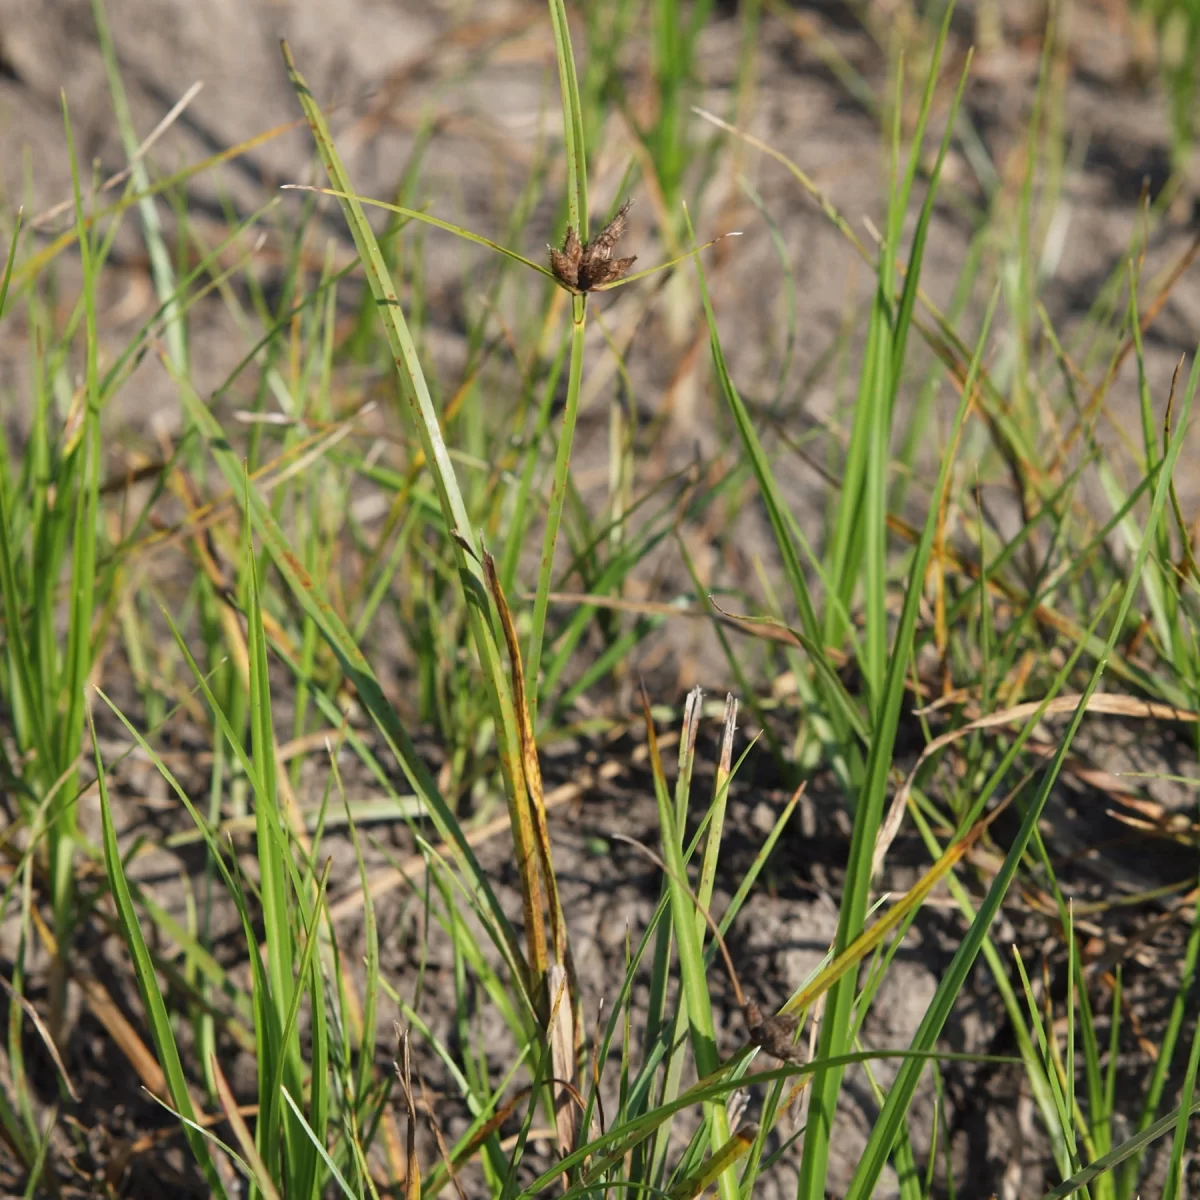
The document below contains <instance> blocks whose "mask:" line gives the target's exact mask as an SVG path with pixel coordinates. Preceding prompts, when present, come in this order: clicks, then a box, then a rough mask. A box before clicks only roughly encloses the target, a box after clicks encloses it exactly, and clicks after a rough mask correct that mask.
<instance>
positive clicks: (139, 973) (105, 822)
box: [87, 710, 226, 1197]
mask: <svg viewBox="0 0 1200 1200" xmlns="http://www.w3.org/2000/svg"><path fill="white" fill-rule="evenodd" d="M87 719H88V727H89V729H90V730H91V735H92V754H93V757H94V759H95V764H96V778H97V780H98V784H99V790H100V820H101V825H102V829H103V839H104V866H105V870H106V871H107V873H108V886H109V890H110V893H111V895H112V898H113V903H114V904H115V905H116V909H117V917H118V919H119V920H120V922H121V930H122V932H123V934H124V936H125V944H126V946H127V947H128V948H129V954H130V957H131V959H132V960H133V971H134V975H135V977H136V978H137V983H138V991H139V992H140V993H141V996H142V1003H143V1005H144V1006H145V1009H146V1019H147V1021H148V1022H149V1025H150V1035H151V1037H152V1038H153V1039H154V1048H155V1050H156V1051H157V1053H158V1061H159V1063H160V1065H161V1066H162V1068H163V1074H164V1075H165V1076H166V1079H167V1087H168V1088H169V1089H170V1093H171V1101H172V1103H173V1104H174V1105H175V1108H176V1110H177V1111H178V1112H179V1114H180V1115H181V1116H182V1117H185V1118H187V1120H188V1121H195V1119H196V1110H195V1108H194V1107H193V1105H192V1097H191V1093H190V1092H189V1091H188V1085H187V1077H186V1075H185V1074H184V1071H183V1062H182V1061H181V1059H180V1057H179V1047H178V1046H177V1045H176V1044H175V1034H174V1031H173V1030H172V1029H171V1018H170V1015H169V1014H168V1012H167V1006H166V1003H165V1001H164V999H163V994H162V991H161V990H160V988H159V986H158V977H157V976H156V975H155V972H154V962H153V960H152V959H151V957H150V951H149V949H148V947H147V946H146V939H145V937H144V936H143V935H142V927H141V924H140V922H139V921H138V915H137V910H136V909H135V908H134V906H133V897H132V896H131V895H130V892H129V884H128V882H127V881H126V879H125V871H124V868H123V867H122V865H121V864H122V859H121V851H120V847H119V846H118V845H117V830H116V826H115V825H114V824H113V816H112V806H111V804H110V803H109V798H108V779H107V776H106V774H105V771H104V763H103V762H102V761H101V758H100V745H99V742H98V741H97V739H96V730H95V726H94V725H93V724H92V716H91V712H90V710H89V711H88V713H87ZM184 1137H185V1138H186V1139H187V1142H188V1145H189V1147H190V1148H191V1151H192V1154H193V1155H194V1156H195V1159H196V1162H197V1163H199V1165H200V1168H201V1170H202V1171H203V1172H204V1176H205V1178H206V1179H207V1180H208V1186H209V1187H210V1188H211V1189H212V1191H213V1194H214V1195H215V1196H220V1197H224V1196H225V1195H226V1192H225V1185H224V1184H223V1183H222V1182H221V1177H220V1175H219V1174H218V1173H217V1168H216V1164H215V1163H214V1162H213V1159H212V1155H211V1154H210V1153H209V1149H208V1143H207V1142H206V1140H205V1139H204V1137H203V1136H201V1135H200V1134H199V1133H198V1132H197V1131H196V1130H195V1129H194V1128H193V1127H192V1126H191V1125H189V1124H187V1123H185V1124H184Z"/></svg>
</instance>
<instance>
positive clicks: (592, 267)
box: [550, 200, 637, 292]
mask: <svg viewBox="0 0 1200 1200" xmlns="http://www.w3.org/2000/svg"><path fill="white" fill-rule="evenodd" d="M632 203H633V201H632V200H626V201H625V203H624V204H622V205H621V207H620V208H619V209H617V213H616V216H614V217H613V219H612V220H611V221H609V223H608V224H607V225H605V227H604V228H603V229H602V230H601V231H600V232H599V233H598V234H597V235H596V236H595V237H594V238H593V239H592V240H591V241H590V242H588V243H587V245H586V246H585V245H583V244H582V243H581V242H580V240H579V234H577V233H576V232H575V230H574V229H572V228H570V227H569V226H568V228H567V236H566V239H565V240H564V242H563V248H562V249H561V250H555V249H554V247H553V246H551V247H550V269H551V270H552V271H553V272H554V277H555V278H556V279H557V280H558V281H559V283H562V284H564V285H565V286H566V287H568V288H570V289H571V290H572V291H575V292H590V291H591V290H592V288H597V287H601V286H602V285H603V284H606V283H613V282H614V281H615V280H617V279H620V278H621V276H622V275H624V274H625V272H626V271H628V270H629V268H630V267H632V266H633V264H634V263H635V262H637V255H636V254H634V255H630V257H629V258H613V256H612V253H613V250H615V249H616V245H617V243H618V242H619V241H620V240H621V238H622V237H623V236H624V234H625V224H626V221H625V216H626V214H627V213H628V212H629V206H630V205H631V204H632Z"/></svg>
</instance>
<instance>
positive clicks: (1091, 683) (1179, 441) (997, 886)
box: [847, 356, 1200, 1200]
mask: <svg viewBox="0 0 1200 1200" xmlns="http://www.w3.org/2000/svg"><path fill="white" fill-rule="evenodd" d="M1198 381H1200V356H1198V357H1197V358H1196V359H1195V360H1194V361H1193V365H1192V374H1191V379H1190V380H1189V382H1188V389H1187V394H1186V397H1185V399H1184V404H1183V413H1182V417H1181V420H1180V422H1179V425H1178V426H1177V429H1176V433H1175V435H1174V436H1173V437H1172V439H1171V442H1170V444H1169V447H1168V450H1167V454H1166V456H1165V458H1164V461H1163V463H1162V466H1161V470H1160V472H1159V477H1158V483H1157V485H1156V487H1155V489H1154V499H1153V501H1152V503H1151V507H1150V517H1149V520H1148V522H1147V524H1146V527H1145V528H1146V534H1145V535H1144V536H1143V538H1142V542H1141V545H1140V546H1139V547H1138V553H1137V556H1136V558H1135V559H1134V562H1133V564H1132V566H1131V568H1130V573H1129V577H1128V580H1127V581H1126V584H1125V587H1124V590H1123V595H1122V597H1121V603H1120V606H1119V607H1118V609H1117V614H1116V617H1115V618H1114V620H1113V624H1112V628H1111V630H1110V631H1109V634H1108V638H1107V639H1106V641H1105V653H1104V654H1103V655H1102V656H1101V657H1100V659H1099V661H1097V663H1096V665H1095V668H1094V670H1093V671H1092V674H1091V677H1090V678H1089V680H1088V684H1087V687H1086V688H1085V690H1084V692H1083V694H1082V696H1081V698H1080V702H1079V706H1078V707H1077V708H1076V710H1075V715H1074V716H1073V717H1072V719H1071V722H1070V724H1069V725H1068V727H1067V729H1066V731H1065V732H1064V735H1063V738H1062V740H1061V742H1060V743H1059V748H1058V751H1057V753H1056V754H1055V756H1054V759H1053V761H1052V763H1051V765H1050V767H1049V768H1048V769H1047V771H1046V774H1045V777H1044V779H1043V782H1042V785H1041V787H1039V789H1038V792H1037V795H1036V796H1035V797H1034V799H1033V801H1032V802H1031V803H1030V805H1029V807H1028V809H1027V810H1026V813H1025V817H1024V819H1023V820H1022V822H1021V827H1020V829H1019V831H1018V832H1017V834H1016V836H1015V838H1014V840H1013V844H1012V846H1011V847H1010V849H1009V852H1008V855H1007V856H1006V858H1005V860H1004V864H1003V865H1002V867H1001V868H1000V871H999V872H998V874H997V875H996V878H995V879H994V880H993V882H992V886H991V888H990V889H989V890H988V894H987V897H986V898H985V900H984V902H983V903H982V904H981V905H980V907H979V914H978V916H977V917H976V919H975V921H974V923H973V924H972V926H971V928H970V929H969V930H968V932H967V936H966V937H965V938H964V939H963V941H962V943H961V944H960V946H959V948H958V950H957V951H956V953H955V955H954V958H953V960H952V961H951V964H950V966H949V967H948V968H947V969H946V971H945V972H944V974H943V976H942V981H941V983H940V984H939V985H938V990H937V992H936V993H935V995H934V998H933V1001H932V1002H931V1003H930V1006H929V1009H928V1010H927V1012H926V1014H925V1017H924V1019H923V1020H922V1022H921V1025H920V1028H919V1029H918V1030H917V1033H916V1034H915V1035H914V1037H913V1040H912V1048H913V1049H914V1050H925V1049H928V1048H930V1047H932V1046H933V1044H934V1042H935V1041H936V1039H937V1037H938V1036H939V1035H940V1033H941V1030H942V1026H943V1024H944V1023H945V1021H946V1018H947V1016H948V1015H949V1012H950V1009H951V1007H952V1006H953V1004H954V1001H955V999H956V998H957V996H958V992H959V989H960V988H961V987H962V985H963V982H964V980H965V979H966V977H967V973H968V972H969V970H970V969H971V966H972V965H973V963H974V961H975V956H976V955H977V954H978V952H979V947H980V945H981V943H982V940H983V937H984V935H985V934H986V932H987V929H988V927H989V926H990V925H991V922H992V919H993V918H994V917H995V914H996V911H997V909H998V908H999V906H1000V902H1001V901H1002V900H1003V898H1004V896H1005V894H1006V893H1007V891H1008V887H1009V885H1010V884H1011V882H1012V880H1013V876H1014V875H1015V874H1016V870H1017V865H1018V864H1019V862H1020V860H1021V858H1022V856H1023V855H1024V853H1025V849H1026V847H1027V846H1028V844H1029V840H1030V838H1031V837H1032V835H1033V831H1034V828H1035V827H1036V824H1037V821H1038V820H1039V819H1040V817H1041V814H1042V809H1043V808H1044V807H1045V804H1046V800H1047V799H1048V798H1049V795H1050V791H1051V789H1052V788H1053V786H1054V783H1055V781H1056V779H1057V778H1058V773H1059V771H1060V770H1061V769H1062V765H1063V762H1064V761H1065V759H1066V757H1067V753H1068V750H1069V748H1070V745H1071V742H1072V740H1073V738H1074V736H1075V733H1076V731H1077V730H1078V728H1079V725H1080V723H1081V721H1082V720H1083V714H1084V712H1085V711H1086V707H1087V702H1088V700H1089V699H1090V698H1091V696H1092V695H1093V693H1094V692H1095V690H1096V688H1097V687H1098V686H1099V683H1100V679H1101V677H1102V675H1103V674H1104V668H1105V665H1106V661H1107V656H1108V654H1109V653H1111V652H1112V649H1113V647H1114V646H1115V644H1116V641H1117V638H1118V637H1119V636H1120V634H1121V632H1122V631H1123V630H1124V628H1125V621H1126V618H1127V617H1128V615H1129V611H1130V608H1131V607H1132V605H1133V600H1134V596H1135V594H1136V593H1137V591H1138V583H1139V581H1140V579H1141V573H1142V569H1143V567H1144V566H1145V563H1146V559H1147V557H1148V555H1149V552H1150V547H1151V537H1150V536H1149V535H1150V533H1152V531H1153V530H1154V529H1156V528H1157V522H1158V520H1159V518H1160V516H1161V514H1162V512H1163V508H1164V505H1165V504H1166V499H1167V493H1168V489H1169V486H1170V481H1171V475H1172V472H1173V471H1174V469H1175V464H1176V462H1177V461H1178V458H1179V453H1180V450H1181V449H1182V447H1183V437H1182V433H1181V431H1182V430H1183V428H1184V427H1185V426H1186V424H1187V419H1188V416H1189V415H1190V413H1191V409H1192V401H1193V399H1194V398H1195V393H1196V385H1197V382H1198ZM915 1062H916V1060H911V1061H910V1062H906V1063H905V1064H904V1065H903V1066H901V1068H900V1072H899V1074H898V1075H897V1077H896V1082H895V1083H894V1084H893V1085H892V1088H891V1091H890V1092H889V1093H888V1098H887V1101H886V1102H885V1104H884V1106H883V1111H882V1112H881V1113H880V1115H879V1119H878V1120H877V1122H876V1124H875V1127H874V1129H873V1130H872V1131H871V1137H870V1139H869V1140H868V1142H867V1147H866V1149H865V1150H864V1152H863V1156H862V1159H861V1160H860V1162H859V1166H858V1169H857V1170H856V1171H855V1173H854V1179H853V1180H852V1182H851V1186H850V1190H849V1192H848V1193H847V1200H869V1197H870V1196H871V1195H872V1194H873V1193H874V1189H875V1187H876V1185H877V1183H878V1181H879V1177H880V1175H881V1173H882V1171H883V1167H884V1164H885V1163H886V1162H887V1159H888V1156H889V1154H890V1153H891V1149H892V1145H893V1142H894V1140H895V1137H896V1135H897V1133H898V1132H899V1129H900V1124H901V1122H902V1121H903V1120H904V1117H905V1114H906V1113H907V1111H908V1106H909V1104H910V1102H911V1099H912V1096H913V1093H914V1092H915V1090H916V1087H917V1082H918V1080H919V1078H920V1074H921V1068H920V1066H916V1067H915V1069H914V1063H915Z"/></svg>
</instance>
